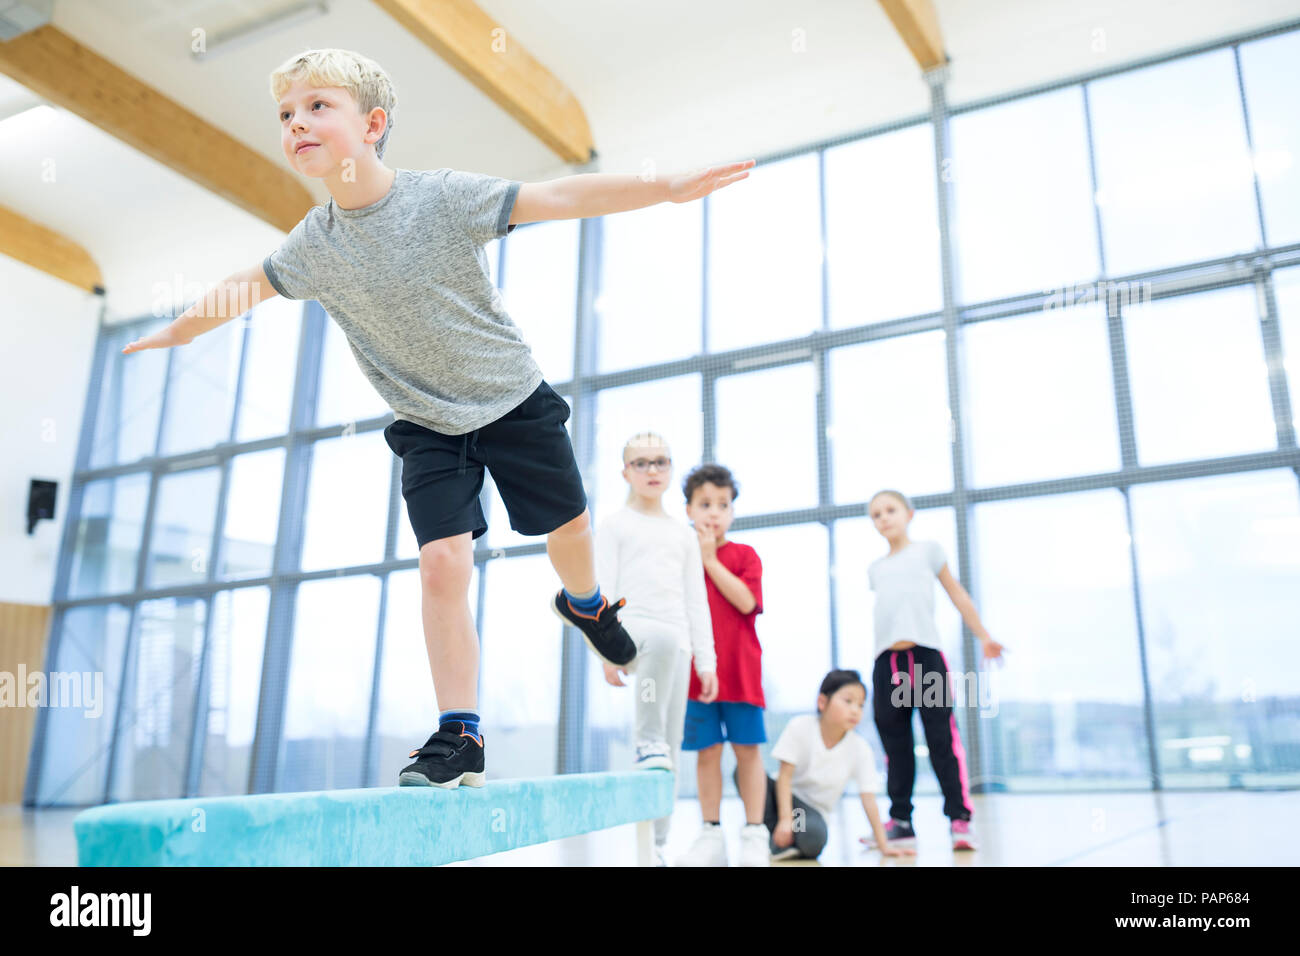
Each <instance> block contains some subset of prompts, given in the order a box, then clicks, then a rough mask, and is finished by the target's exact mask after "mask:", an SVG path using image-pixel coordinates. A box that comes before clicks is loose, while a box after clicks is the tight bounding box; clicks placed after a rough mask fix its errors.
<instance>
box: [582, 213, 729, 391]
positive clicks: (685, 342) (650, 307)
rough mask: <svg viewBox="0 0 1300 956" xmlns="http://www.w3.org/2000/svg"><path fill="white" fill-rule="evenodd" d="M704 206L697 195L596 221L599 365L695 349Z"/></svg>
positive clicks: (606, 367)
mask: <svg viewBox="0 0 1300 956" xmlns="http://www.w3.org/2000/svg"><path fill="white" fill-rule="evenodd" d="M703 209H704V205H703V203H698V202H695V203H668V202H666V203H660V204H659V205H657V206H647V207H646V208H645V209H637V210H635V211H633V212H626V213H619V214H618V215H617V216H606V217H605V219H604V220H603V222H602V229H603V230H604V247H603V248H602V249H601V268H602V269H604V278H603V280H602V285H601V292H600V298H599V299H597V300H596V319H597V321H598V322H599V323H600V332H599V335H598V337H597V338H598V342H597V344H598V352H599V360H598V363H597V364H598V367H599V369H600V371H602V372H612V371H617V370H618V369H624V368H635V367H637V366H641V365H654V364H655V363H657V362H668V361H672V360H673V359H679V358H685V357H687V356H690V355H695V354H697V353H699V352H700V351H702V343H701V340H702V337H703V336H702V330H703V325H702V324H701V322H702V319H703V316H702V314H701V311H700V310H701V305H700V284H701V280H700V274H701V271H702V269H703V267H704V265H703V257H704V250H703V218H702V217H703Z"/></svg>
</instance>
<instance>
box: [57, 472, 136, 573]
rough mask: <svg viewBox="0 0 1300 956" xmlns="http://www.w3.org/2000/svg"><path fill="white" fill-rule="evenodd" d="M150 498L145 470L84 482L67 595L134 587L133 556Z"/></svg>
mask: <svg viewBox="0 0 1300 956" xmlns="http://www.w3.org/2000/svg"><path fill="white" fill-rule="evenodd" d="M148 501H149V476H148V475H147V474H139V475H123V476H122V477H120V478H105V479H103V480H102V481H91V482H88V483H87V484H86V488H85V493H84V494H83V496H82V499H81V513H80V514H79V515H78V516H77V530H76V538H75V540H74V542H73V546H72V547H73V554H72V571H71V574H70V575H69V577H68V597H70V598H77V597H89V596H91V595H94V594H119V593H121V592H123V591H133V590H135V568H136V561H137V560H138V559H139V555H140V538H141V536H142V535H143V533H144V512H145V508H146V507H147V506H148Z"/></svg>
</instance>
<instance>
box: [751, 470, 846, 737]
mask: <svg viewBox="0 0 1300 956" xmlns="http://www.w3.org/2000/svg"><path fill="white" fill-rule="evenodd" d="M741 480H744V479H743V476H742V478H741ZM744 500H745V499H744V498H743V497H742V498H741V499H740V502H741V504H742V506H743V503H744ZM735 538H736V540H737V541H740V542H741V543H743V544H747V545H749V546H750V547H751V548H753V549H754V550H755V551H757V552H758V559H759V560H760V561H762V562H763V613H762V614H760V615H759V616H758V618H757V620H756V621H755V628H756V629H757V631H758V640H759V643H760V644H762V645H763V697H764V699H765V701H766V703H767V710H768V711H769V712H770V713H771V714H773V715H774V717H775V716H776V715H783V716H785V715H790V714H795V713H804V712H805V711H814V712H815V711H816V709H817V688H818V687H820V686H821V682H822V678H824V677H825V676H826V672H827V671H829V670H830V669H831V618H830V587H829V584H828V578H829V576H828V574H827V556H828V553H829V552H828V543H827V539H826V527H825V526H824V525H820V524H800V525H787V526H785V527H780V528H761V529H759V530H754V531H743V532H740V533H738V534H737V535H735ZM775 742H776V738H775V737H772V738H770V743H775Z"/></svg>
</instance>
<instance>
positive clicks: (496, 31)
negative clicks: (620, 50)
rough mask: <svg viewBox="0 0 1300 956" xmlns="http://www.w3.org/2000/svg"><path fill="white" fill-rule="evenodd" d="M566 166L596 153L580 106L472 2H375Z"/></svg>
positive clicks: (514, 40)
mask: <svg viewBox="0 0 1300 956" xmlns="http://www.w3.org/2000/svg"><path fill="white" fill-rule="evenodd" d="M374 2H375V3H376V4H377V5H378V6H379V7H381V8H382V9H383V10H384V11H386V12H387V13H388V14H389V15H390V16H391V17H392V18H393V19H394V20H396V21H397V22H398V23H400V24H401V25H402V26H404V27H405V28H406V29H407V31H408V32H409V33H410V34H411V35H412V36H414V37H415V38H416V39H417V40H419V41H420V42H421V43H423V44H424V45H425V46H427V47H429V48H430V49H431V50H433V51H434V52H435V53H437V54H438V56H440V57H442V59H443V60H445V61H446V62H447V63H448V64H450V65H451V66H452V67H454V68H455V69H456V71H457V72H459V73H460V75H461V76H463V77H465V79H467V80H469V81H470V82H471V83H473V84H474V85H475V86H476V87H478V88H479V89H480V90H482V91H483V93H485V94H486V95H487V96H488V97H489V98H490V99H491V100H492V101H493V102H494V103H496V104H497V105H498V106H500V107H501V108H502V109H503V110H505V111H506V112H507V113H509V114H510V115H511V116H513V117H514V118H515V119H516V120H518V121H519V123H520V124H521V125H522V126H523V127H524V128H525V129H527V130H528V131H529V132H530V133H532V134H533V135H534V136H536V137H537V138H538V139H540V140H541V141H542V142H543V143H545V144H546V145H547V147H549V148H550V149H551V150H553V151H554V152H555V153H556V154H557V155H558V156H559V157H560V158H561V159H562V160H564V162H566V163H586V162H588V161H589V160H590V159H591V157H592V154H593V152H594V144H593V142H592V138H591V127H590V126H589V125H588V123H587V115H586V113H584V112H583V109H582V104H580V103H579V102H578V100H577V97H575V96H574V95H573V93H571V92H570V91H569V89H568V88H567V87H566V86H565V85H564V84H563V83H561V82H560V81H559V80H558V79H557V78H556V77H555V76H554V75H553V74H552V73H551V72H550V71H549V70H547V69H546V67H544V66H542V64H541V63H539V62H538V61H537V60H536V59H534V58H533V56H532V54H530V53H529V52H528V51H527V50H525V49H524V48H523V46H522V45H521V44H520V43H519V41H518V40H516V39H515V38H514V37H513V36H512V35H511V34H510V33H509V31H508V30H506V29H505V28H504V27H503V26H501V25H500V24H499V23H497V22H496V21H495V20H493V19H492V18H491V17H490V16H488V14H487V13H486V12H484V11H483V10H482V9H481V8H480V7H478V6H477V5H476V4H475V3H473V2H472V0H374Z"/></svg>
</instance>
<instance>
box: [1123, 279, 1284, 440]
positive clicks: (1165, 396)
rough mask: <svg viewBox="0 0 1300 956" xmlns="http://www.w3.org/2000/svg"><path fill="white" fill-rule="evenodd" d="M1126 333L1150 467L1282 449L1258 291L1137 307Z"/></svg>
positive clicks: (1128, 314)
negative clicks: (1270, 388)
mask: <svg viewBox="0 0 1300 956" xmlns="http://www.w3.org/2000/svg"><path fill="white" fill-rule="evenodd" d="M1124 336H1125V342H1126V345H1127V348H1128V367H1129V375H1130V378H1131V380H1132V393H1133V424H1134V430H1135V431H1136V432H1137V450H1138V458H1139V459H1141V461H1142V463H1143V464H1144V465H1152V464H1158V463H1161V462H1170V461H1182V460H1186V459H1190V458H1210V457H1215V456H1219V455H1236V454H1242V453H1245V452H1252V451H1265V450H1268V449H1272V448H1276V447H1277V429H1276V427H1275V426H1274V424H1273V406H1272V401H1271V399H1270V398H1269V393H1268V367H1267V365H1266V364H1265V362H1264V342H1263V339H1262V338H1261V336H1260V330H1259V319H1258V318H1257V317H1256V312H1255V291H1254V289H1253V288H1251V287H1244V288H1235V289H1222V290H1220V291H1218V292H1209V293H1205V294H1202V295H1189V296H1180V297H1178V298H1176V299H1163V300H1160V301H1157V302H1148V303H1144V304H1142V305H1139V306H1136V307H1132V308H1130V309H1128V310H1127V311H1125V313H1124Z"/></svg>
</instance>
